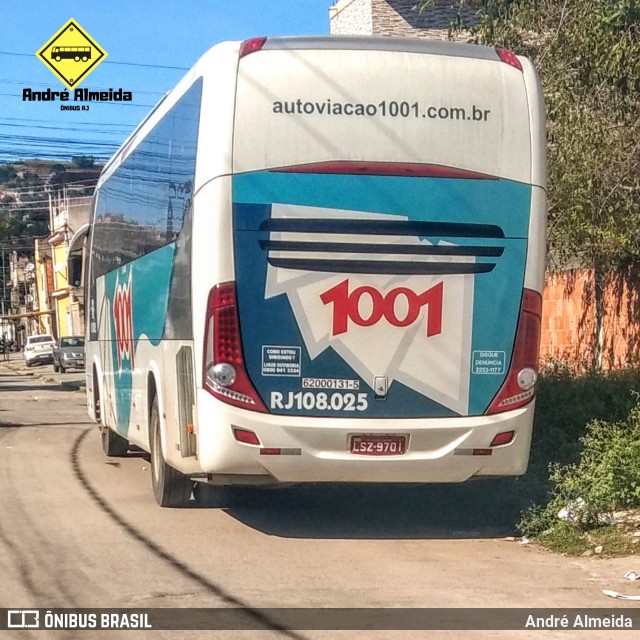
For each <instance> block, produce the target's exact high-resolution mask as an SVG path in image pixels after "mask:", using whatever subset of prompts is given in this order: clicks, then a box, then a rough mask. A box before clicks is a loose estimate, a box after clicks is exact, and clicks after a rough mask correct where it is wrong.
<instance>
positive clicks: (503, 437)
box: [489, 431, 516, 447]
mask: <svg viewBox="0 0 640 640" xmlns="http://www.w3.org/2000/svg"><path fill="white" fill-rule="evenodd" d="M515 435H516V433H515V431H502V432H501V433H497V434H496V435H495V437H494V438H493V440H492V441H491V444H490V445H489V446H490V447H500V446H502V445H505V444H509V443H510V442H511V441H512V440H513V438H514V436H515Z"/></svg>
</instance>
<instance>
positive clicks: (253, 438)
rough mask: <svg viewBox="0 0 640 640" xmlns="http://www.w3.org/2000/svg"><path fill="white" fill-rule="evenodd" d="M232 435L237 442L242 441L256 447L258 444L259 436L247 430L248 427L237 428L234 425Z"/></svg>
mask: <svg viewBox="0 0 640 640" xmlns="http://www.w3.org/2000/svg"><path fill="white" fill-rule="evenodd" d="M233 437H234V438H235V439H236V440H237V441H238V442H242V443H244V444H254V445H256V446H258V447H259V446H260V438H258V436H257V435H256V434H255V433H253V431H249V429H238V428H237V427H234V429H233ZM261 451H262V450H261Z"/></svg>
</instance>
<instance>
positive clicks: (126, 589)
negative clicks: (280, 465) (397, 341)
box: [0, 361, 640, 639]
mask: <svg viewBox="0 0 640 640" xmlns="http://www.w3.org/2000/svg"><path fill="white" fill-rule="evenodd" d="M11 366H13V368H14V369H13V370H11V369H9V368H7V367H6V366H4V365H3V363H2V362H1V361H0V577H1V582H0V585H1V586H0V608H1V607H50V608H53V607H124V608H129V607H134V608H147V607H180V608H196V607H228V606H239V607H312V608H316V607H435V608H449V607H473V608H477V607H492V608H496V607H497V608H506V607H607V608H609V607H625V604H626V603H622V602H620V601H616V600H612V599H609V598H606V597H605V596H604V595H603V594H602V589H603V588H609V589H615V590H617V591H623V592H626V593H635V592H640V588H634V583H629V582H627V581H625V580H623V578H622V576H623V574H624V573H625V572H626V571H627V570H629V569H640V566H639V565H638V558H637V557H636V558H622V559H615V560H601V559H599V558H579V559H570V558H565V557H561V556H556V555H553V554H550V553H546V552H544V551H541V550H539V549H537V548H535V547H533V546H532V545H522V544H519V542H518V541H517V540H515V541H514V540H509V539H505V537H506V536H508V535H509V534H511V533H512V532H510V531H509V530H507V529H505V528H504V527H503V526H502V527H492V526H490V524H487V523H486V522H482V519H481V518H479V517H478V516H477V514H478V513H479V512H481V511H482V505H473V506H471V505H465V504H464V503H463V501H461V496H464V493H463V492H461V491H460V488H459V487H458V488H456V489H455V491H454V490H453V489H451V488H447V487H373V488H370V487H369V488H366V487H321V486H312V487H294V488H287V489H278V490H268V489H260V490H253V491H252V492H250V493H247V494H245V495H243V496H242V499H241V500H240V502H239V503H238V505H237V506H235V507H233V508H229V509H224V510H223V509H215V508H200V507H196V506H195V505H194V506H193V507H188V508H184V509H161V508H159V507H157V506H156V504H155V501H154V499H153V495H152V492H151V487H150V477H149V476H150V470H149V464H148V461H147V459H146V458H145V457H144V456H142V455H141V454H139V455H136V454H129V456H128V457H126V458H117V459H116V458H111V459H109V458H106V457H105V456H104V455H103V453H102V449H101V446H100V438H99V433H98V431H97V429H96V428H95V425H93V424H91V423H88V422H87V417H86V410H85V399H84V392H83V390H82V389H81V388H80V387H82V384H83V383H82V374H81V373H78V374H64V376H61V375H59V374H56V375H55V376H54V375H53V374H51V367H50V366H48V367H42V368H41V369H40V370H38V369H37V368H33V369H30V370H28V371H27V370H25V369H24V368H23V367H21V366H20V365H19V363H17V362H14V363H13V364H12V365H11ZM26 373H29V374H32V375H25V374H26ZM61 378H64V384H60V381H61ZM73 389H76V390H73ZM450 496H451V497H453V499H449V497H450ZM487 499H488V500H490V499H491V496H488V498H487ZM479 522H481V524H479ZM636 584H637V583H636ZM626 606H629V605H628V604H626ZM139 633H140V632H133V631H121V632H111V631H108V632H95V631H65V632H63V631H57V632H48V631H38V632H28V631H20V632H19V631H11V632H4V635H3V632H0V636H1V637H11V638H13V637H15V638H31V637H33V638H38V639H43V638H63V639H75V638H81V639H85V638H93V637H96V638H102V639H105V638H109V637H114V638H125V637H126V638H128V637H129V636H131V637H141V636H139V635H138V634H139ZM145 633H146V637H148V638H208V637H221V638H222V637H224V638H229V637H240V638H245V637H246V638H248V637H252V638H253V637H255V638H257V637H260V638H265V637H274V638H275V637H286V638H290V637H295V638H335V637H347V638H369V637H376V638H391V637H393V638H396V637H411V638H431V637H433V638H442V637H447V638H449V637H451V638H466V637H469V638H472V637H473V638H495V637H504V638H513V637H523V638H524V637H531V638H533V637H540V631H534V630H527V631H522V632H517V633H514V632H512V631H508V632H501V633H498V632H489V631H486V632H475V633H472V632H460V631H452V632H403V633H396V632H374V631H370V632H365V631H349V632H347V631H341V632H337V633H336V632H329V631H304V632H298V633H291V632H285V631H278V630H273V631H267V632H255V633H252V632H249V631H239V632H230V631H227V632H224V633H223V632H215V633H214V632H161V631H151V632H145ZM585 633H586V635H587V637H590V638H609V637H611V632H610V631H600V632H595V631H590V632H584V631H573V632H567V631H556V632H544V634H543V635H544V636H545V637H548V638H553V637H558V638H560V637H562V638H568V637H583V636H584V635H585ZM632 633H633V632H618V633H616V637H621V638H623V637H632ZM9 634H13V635H9ZM134 634H135V635H134Z"/></svg>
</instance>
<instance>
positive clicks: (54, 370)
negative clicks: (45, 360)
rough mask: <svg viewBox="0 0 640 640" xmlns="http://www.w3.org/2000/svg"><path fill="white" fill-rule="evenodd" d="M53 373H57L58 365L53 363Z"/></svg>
mask: <svg viewBox="0 0 640 640" xmlns="http://www.w3.org/2000/svg"><path fill="white" fill-rule="evenodd" d="M53 373H58V365H57V364H56V363H55V362H54V363H53Z"/></svg>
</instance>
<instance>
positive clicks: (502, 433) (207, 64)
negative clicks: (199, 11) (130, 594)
mask: <svg viewBox="0 0 640 640" xmlns="http://www.w3.org/2000/svg"><path fill="white" fill-rule="evenodd" d="M544 138H545V137H544V110H543V103H542V96H541V90H540V85H539V82H538V79H537V77H536V73H535V71H534V68H533V66H532V65H531V63H530V62H529V61H528V60H526V59H524V58H521V57H518V56H516V55H514V54H512V53H510V52H508V51H505V50H501V49H493V48H485V47H480V46H473V45H462V44H453V43H443V42H435V41H427V40H419V39H396V38H384V39H377V38H347V37H306V38H304V37H303V38H266V39H265V38H260V39H253V40H248V41H245V42H242V43H240V42H236V43H222V44H219V45H217V46H215V47H213V48H212V49H211V50H210V51H209V52H208V53H206V54H205V55H204V56H203V57H202V59H201V60H200V61H199V62H198V63H197V64H196V65H195V66H194V67H193V69H192V70H191V71H189V72H188V73H187V75H186V76H185V77H184V78H183V79H182V80H181V81H180V83H179V84H178V85H177V86H176V88H175V89H173V90H172V91H171V92H170V93H168V94H167V96H165V98H164V99H163V100H162V101H161V103H160V104H159V105H158V106H157V107H156V108H155V109H154V110H153V112H152V113H151V114H150V115H149V116H148V117H147V119H146V120H144V121H143V122H142V123H141V124H140V126H139V127H138V128H137V129H136V130H135V132H134V133H133V134H132V135H131V136H130V137H129V138H128V140H127V141H126V142H125V143H124V144H123V146H122V147H121V148H120V150H119V151H118V152H117V153H116V154H115V156H114V157H113V158H112V159H111V160H110V162H109V163H108V164H107V165H106V166H105V168H104V171H103V173H102V175H101V177H100V180H99V183H98V187H97V190H96V195H95V201H94V211H93V218H92V221H91V225H90V230H89V239H88V256H89V260H88V265H87V271H86V274H85V281H86V285H87V303H86V306H87V340H86V372H87V391H88V395H87V398H88V410H89V414H90V416H91V417H92V418H93V419H94V420H96V421H97V422H98V423H99V425H100V428H101V430H102V439H103V446H104V450H105V452H106V454H107V455H110V456H112V455H123V454H125V453H126V452H127V450H128V448H129V446H131V445H133V446H135V447H138V448H141V449H143V450H144V451H147V452H149V453H150V455H151V461H152V464H151V468H152V473H151V475H152V482H153V489H154V494H155V497H156V499H157V501H158V503H159V504H160V505H162V506H177V505H180V504H181V503H183V502H185V501H187V500H189V499H190V496H191V494H192V492H193V494H194V495H195V496H196V498H199V499H205V498H206V499H211V497H212V496H215V495H216V491H217V490H218V489H217V488H219V487H222V486H229V485H250V484H260V483H299V482H360V483H376V482H385V483H409V482H411V483H432V482H461V481H465V480H467V479H469V478H472V477H479V476H512V475H518V474H522V473H524V471H525V469H526V467H527V461H528V457H529V448H530V442H531V430H532V422H533V413H534V400H535V384H536V376H537V360H538V348H539V336H540V317H541V292H542V286H543V275H544V264H545V252H546V239H545V227H546V213H545V202H546V200H545V139H544Z"/></svg>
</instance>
